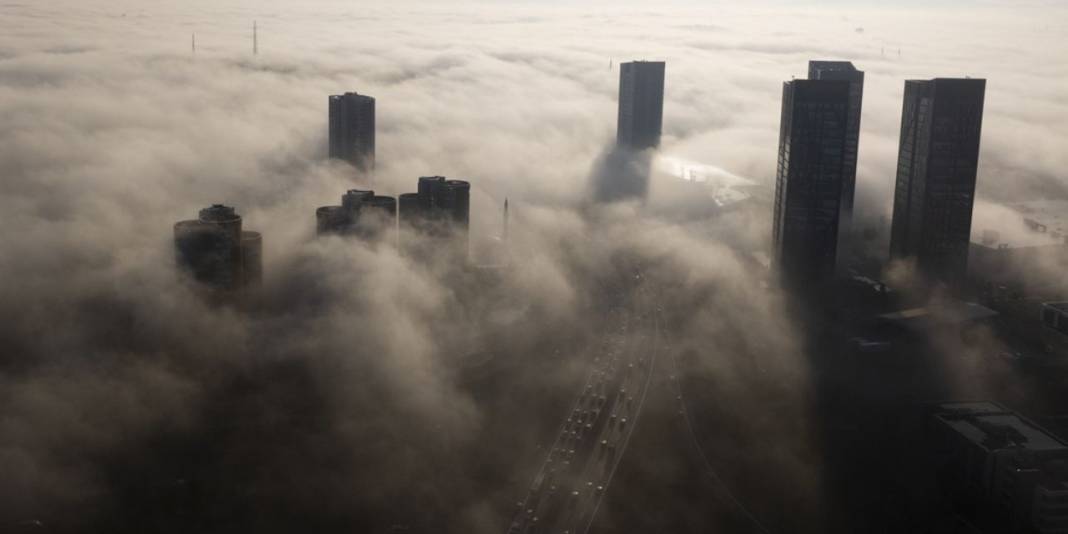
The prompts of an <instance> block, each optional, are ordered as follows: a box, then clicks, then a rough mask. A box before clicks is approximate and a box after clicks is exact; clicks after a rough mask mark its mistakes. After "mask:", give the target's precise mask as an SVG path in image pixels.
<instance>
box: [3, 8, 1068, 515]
mask: <svg viewBox="0 0 1068 534" xmlns="http://www.w3.org/2000/svg"><path fill="white" fill-rule="evenodd" d="M1014 6H1015V4H1013V5H1011V6H1010V5H997V4H993V5H987V6H985V7H981V8H975V9H972V8H964V7H960V6H956V5H953V4H952V3H947V5H939V6H938V7H916V6H911V7H909V8H908V9H902V10H900V11H899V10H895V9H893V8H890V7H875V6H871V5H863V6H861V5H857V6H854V5H852V4H850V5H846V6H838V5H836V6H835V9H834V10H831V9H830V8H815V7H810V6H808V5H807V4H798V3H790V4H786V5H783V4H776V5H773V4H767V5H760V6H750V5H749V4H745V5H739V4H732V3H721V4H716V5H705V4H700V5H696V4H694V5H690V4H685V3H680V4H672V5H670V6H667V7H663V8H659V7H658V8H653V7H642V6H623V7H619V6H614V5H608V4H603V5H600V4H598V5H592V4H591V5H588V6H574V5H552V6H549V7H545V6H543V5H540V4H539V5H533V4H514V5H512V4H510V5H507V6H500V5H479V4H471V5H464V6H461V7H445V6H440V5H436V4H432V5H427V4H374V5H366V6H361V5H355V4H351V3H343V2H334V1H327V0H323V1H321V2H311V3H300V4H299V5H298V4H295V3H281V2H271V3H266V4H264V3H251V2H243V3H229V4H225V5H219V4H217V3H213V2H197V3H194V4H189V3H181V4H167V5H153V6H148V5H146V4H144V3H142V2H95V3H82V2H77V3H75V2H49V3H45V4H37V3H27V4H19V3H12V2H9V3H7V4H2V5H0V12H2V13H3V17H0V123H2V124H3V125H4V128H3V129H2V130H0V213H3V224H2V225H0V251H2V254H0V280H4V282H3V283H2V284H0V348H2V350H0V353H2V356H0V436H3V438H2V443H0V472H3V473H5V477H4V481H3V482H0V525H7V524H25V522H26V521H38V520H39V521H43V522H46V523H47V524H49V525H50V526H51V527H53V528H55V529H57V530H59V531H77V530H80V529H81V528H82V527H84V526H85V525H89V526H90V528H91V529H93V530H107V529H109V528H112V529H115V528H118V529H119V530H122V529H123V528H125V529H129V528H131V527H130V526H129V525H117V524H116V523H115V521H116V518H118V517H124V515H123V514H130V515H127V516H125V517H133V518H135V519H136V521H141V523H138V524H139V525H140V526H142V527H146V528H149V529H152V528H156V527H158V530H159V531H166V529H167V528H177V527H176V526H175V525H182V526H185V527H189V526H190V525H188V524H183V523H181V522H180V521H179V522H174V523H165V524H154V523H152V521H154V520H155V519H153V518H156V517H175V516H174V514H178V516H181V514H182V513H183V512H182V510H187V509H197V510H203V509H204V506H203V503H205V502H219V503H227V504H228V505H232V508H228V509H220V510H213V511H211V513H210V514H208V516H207V517H208V519H204V520H205V521H210V522H211V524H212V528H216V529H218V530H219V531H225V530H226V527H227V525H231V526H232V525H239V526H241V527H249V526H255V527H259V528H261V530H268V531H270V530H271V529H279V530H285V529H286V528H291V527H293V525H299V524H301V523H302V522H308V523H307V524H310V525H313V526H315V527H322V528H349V529H350V530H351V529H352V528H357V529H358V528H359V527H360V526H361V525H363V526H367V527H368V528H371V527H373V528H385V527H388V526H390V525H392V524H407V525H412V526H413V528H414V529H415V530H417V531H427V532H429V531H439V532H440V531H442V529H441V525H442V524H446V525H448V527H447V529H448V531H453V532H499V531H502V529H503V528H504V522H505V521H506V519H507V514H508V511H509V510H510V508H509V506H511V501H512V500H514V499H515V497H516V495H515V494H514V492H515V490H516V488H519V489H520V490H521V489H522V488H523V486H524V484H525V482H524V477H527V476H529V471H528V470H527V469H529V467H530V465H533V464H532V463H531V462H532V459H533V458H535V457H537V456H538V455H540V454H541V453H540V452H539V451H538V450H537V448H536V447H537V444H539V443H541V442H542V441H544V440H545V439H546V433H551V432H552V431H553V426H552V425H554V424H556V418H557V417H558V414H560V413H563V412H562V410H563V409H565V402H566V399H567V398H569V396H570V395H571V391H572V389H573V387H574V386H576V385H577V384H578V380H580V378H581V376H582V375H583V373H584V369H585V367H584V362H585V361H586V360H585V358H584V357H585V356H587V355H589V354H590V353H591V352H590V351H592V350H593V349H592V347H593V346H595V344H596V343H595V342H596V339H597V336H598V335H599V328H601V327H602V326H603V325H602V324H601V323H600V321H601V319H599V318H598V317H597V316H596V311H597V310H599V309H601V306H602V304H603V303H601V302H599V300H598V299H600V298H601V296H600V295H599V288H601V287H602V286H601V285H600V284H603V281H604V278H605V277H606V273H608V272H611V270H612V269H614V268H615V265H616V264H617V263H616V262H617V259H618V258H619V257H620V256H621V255H632V256H634V257H638V258H641V259H642V261H643V262H644V263H646V264H647V265H649V274H648V275H649V276H651V277H655V278H656V279H657V280H659V281H661V282H662V287H663V288H664V289H663V291H664V295H663V296H662V297H661V298H662V300H663V302H671V303H675V305H676V309H669V310H667V312H666V315H667V316H668V317H670V319H671V323H672V329H673V332H675V333H676V334H677V336H678V337H679V338H680V339H683V340H684V341H683V343H682V344H681V345H685V346H678V347H676V349H677V350H679V351H683V352H688V353H691V354H696V355H697V356H695V357H696V358H697V359H698V366H699V367H700V368H702V369H706V370H708V372H710V373H712V374H714V375H715V376H717V377H719V378H720V379H721V380H722V383H723V384H725V385H726V386H725V387H727V388H728V389H730V390H731V391H733V389H732V388H737V389H738V391H743V390H745V388H746V384H747V383H748V382H747V381H748V380H750V379H751V378H753V377H757V376H759V377H761V378H760V380H770V381H771V382H773V383H775V384H778V385H779V386H780V387H781V388H783V389H785V390H788V391H790V392H791V393H790V394H791V395H796V396H797V398H800V399H803V398H805V395H806V388H807V384H808V382H809V377H808V376H806V374H805V371H806V369H805V366H804V365H803V363H802V361H801V356H800V353H801V351H802V347H801V345H802V344H803V342H802V341H801V340H800V339H799V338H798V336H797V334H796V332H794V331H793V330H792V328H793V327H791V326H790V325H791V324H792V322H791V319H792V318H791V317H789V316H788V315H786V313H785V311H784V310H785V309H786V308H785V306H783V305H782V302H781V300H780V297H779V296H778V295H776V294H774V292H772V291H768V290H765V289H762V286H761V284H760V276H759V274H758V272H757V271H756V270H755V269H754V265H755V262H754V259H753V258H754V257H755V256H759V254H760V253H761V252H762V251H764V250H765V249H766V248H767V241H768V238H769V237H770V227H769V222H768V219H769V218H770V208H767V207H765V206H761V205H759V204H756V205H755V206H750V207H747V208H745V209H740V210H737V211H733V212H730V213H726V214H715V215H707V216H702V217H697V218H693V219H689V220H687V221H685V222H680V221H679V220H677V218H672V217H670V216H664V217H656V216H650V215H649V214H648V213H645V212H641V211H640V210H638V208H636V207H635V206H631V205H620V206H611V207H607V208H603V207H597V206H593V205H591V202H590V199H591V197H590V193H591V191H592V190H593V188H592V187H591V184H590V179H591V177H596V176H597V175H598V165H599V163H598V162H599V161H600V160H601V159H602V158H603V155H604V154H606V152H607V149H606V147H608V146H610V145H611V144H612V142H613V139H614V127H615V125H614V121H615V97H616V91H617V85H618V78H617V77H618V69H617V68H616V67H615V65H618V63H619V62H620V61H625V60H630V59H636V58H647V59H659V60H666V61H667V81H666V85H667V90H666V98H665V115H664V134H665V136H664V141H663V146H662V153H664V154H666V155H671V156H674V157H678V158H682V159H686V160H691V161H697V162H703V163H707V164H709V165H715V166H717V167H720V168H722V169H724V170H726V171H727V172H730V173H733V174H737V175H739V176H744V177H747V178H750V179H752V180H754V181H756V182H757V183H758V184H761V185H762V186H763V187H764V188H765V190H766V188H769V187H771V184H772V183H773V178H774V166H775V155H776V144H777V137H778V131H779V128H778V120H779V113H780V96H781V83H782V81H784V80H788V79H790V77H791V76H798V77H801V76H804V74H805V69H806V62H807V61H808V60H809V59H848V60H853V61H854V62H855V64H856V65H857V66H858V68H860V69H862V70H865V71H866V73H867V79H866V88H865V102H864V117H863V124H862V129H863V131H862V137H861V148H860V162H859V169H858V180H859V185H858V193H857V194H858V199H857V211H858V213H859V214H860V216H861V218H862V219H864V221H865V224H869V225H874V224H877V222H878V221H879V218H880V217H884V216H888V215H889V212H890V202H891V198H890V193H891V191H892V187H893V185H892V183H893V175H894V165H895V161H896V157H897V135H898V127H899V122H900V111H901V96H902V90H903V80H904V79H905V78H913V77H925V78H929V77H936V76H964V75H970V76H975V77H986V78H987V79H988V80H989V82H988V93H987V100H986V117H985V124H984V134H983V148H982V160H981V163H980V176H979V194H980V196H981V197H983V199H984V203H983V204H981V206H987V205H989V206H995V208H990V211H989V213H991V214H994V215H991V216H996V213H997V212H996V211H995V210H996V206H997V205H999V204H1001V203H1005V202H1010V201H1018V200H1028V199H1031V198H1036V197H1049V196H1057V195H1068V175H1065V174H1064V171H1063V169H1065V168H1068V155H1066V154H1068V153H1066V152H1065V151H1064V150H1061V147H1063V146H1066V145H1068V133H1066V130H1065V129H1064V127H1063V125H1064V124H1065V123H1066V122H1068V107H1066V106H1065V104H1064V101H1063V97H1062V93H1063V87H1065V86H1066V85H1068V70H1065V67H1064V65H1066V64H1068V62H1066V59H1068V58H1066V57H1065V54H1066V52H1065V48H1064V46H1063V44H1062V43H1061V42H1060V39H1061V36H1063V33H1064V32H1063V30H1064V28H1063V24H1061V25H1057V24H1056V23H1054V22H1053V21H1056V20H1064V15H1065V12H1064V10H1063V8H1059V7H1056V6H1052V7H1051V6H1038V5H1035V6H1031V7H1024V8H1019V9H1017V8H1015V7H1014ZM1058 17H1060V18H1058ZM254 19H255V20H257V21H258V25H259V49H260V53H259V55H257V56H253V55H251V23H252V20H254ZM193 33H195V34H196V40H197V51H196V54H193V53H192V52H191V50H190V48H191V36H192V34H193ZM351 90H356V91H359V92H361V93H366V94H370V95H372V96H374V97H376V99H377V103H378V104H377V105H378V108H377V114H378V141H377V146H378V154H377V162H378V169H377V172H376V175H375V177H374V179H373V182H371V181H370V180H369V179H368V178H367V177H361V176H357V175H356V174H355V173H354V172H353V171H352V170H351V169H350V168H349V167H347V166H345V165H343V164H338V163H335V162H328V161H325V160H324V156H325V151H326V138H325V136H326V96H327V95H329V94H335V93H340V92H344V91H351ZM422 175H445V176H448V177H450V178H458V179H465V180H469V181H471V182H472V184H473V188H472V203H471V206H472V207H471V212H472V214H471V217H472V230H471V232H472V240H473V242H475V243H476V245H479V244H480V243H483V242H486V241H490V240H491V239H492V238H493V237H495V236H497V235H498V234H500V232H501V207H502V204H503V202H504V199H505V198H508V199H510V203H511V207H512V219H511V221H510V222H511V226H510V241H509V243H508V246H509V249H510V250H511V254H512V257H513V259H512V265H513V268H512V269H510V270H507V271H504V272H503V273H498V274H496V275H494V276H493V277H492V280H491V281H487V280H486V279H483V278H480V277H478V276H475V275H472V274H470V273H464V272H462V271H460V270H457V269H455V268H452V267H449V266H447V265H438V264H426V263H421V262H418V261H413V260H412V259H411V258H409V257H406V256H404V255H403V254H400V253H398V252H397V251H396V250H394V249H392V248H391V247H389V246H360V245H355V244H353V243H351V242H347V241H343V240H341V239H337V238H324V239H316V238H315V237H314V210H315V208H316V207H318V206H322V205H329V204H336V203H337V201H338V197H339V195H340V194H341V193H342V192H343V191H344V190H346V189H348V188H352V187H367V186H370V187H373V188H374V189H375V190H376V191H378V192H380V193H383V194H390V195H397V194H400V193H403V192H408V191H412V190H414V188H415V182H416V179H417V177H418V176H422ZM602 178H604V179H608V178H611V177H610V176H608V177H602ZM653 187H654V188H655V187H656V185H655V184H654V186H653ZM758 197H759V195H758ZM216 202H223V203H227V204H230V205H234V206H236V207H237V209H238V211H239V213H241V214H242V215H243V216H244V221H245V226H246V228H248V229H254V230H257V231H260V232H262V233H263V234H264V256H265V261H264V270H265V281H264V287H263V288H262V292H261V294H260V295H259V296H258V297H257V298H258V300H257V302H256V305H255V306H253V307H251V308H238V309H235V308H232V307H225V306H223V307H218V306H212V305H209V304H207V303H205V302H204V301H203V300H202V299H200V298H198V297H197V295H196V294H195V292H194V291H192V290H191V288H190V287H188V285H187V284H186V283H185V282H183V281H182V280H181V279H180V278H179V277H178V274H177V273H175V272H174V270H173V252H172V249H171V241H170V239H171V225H172V224H173V223H174V222H175V221H177V220H180V219H186V218H190V217H192V216H193V215H194V214H195V213H196V211H197V210H198V209H199V208H201V207H203V206H205V205H208V204H211V203H216ZM658 209H662V208H658ZM983 209H986V208H983ZM668 211H670V210H668ZM984 213H985V212H984ZM977 218H982V220H984V221H986V220H989V219H988V218H987V217H985V216H983V215H982V214H977ZM479 246H481V245H479ZM477 248H478V247H476V249H477ZM754 325H756V326H754ZM713 346H721V347H730V350H729V351H724V352H722V353H717V352H706V351H705V349H707V347H713ZM562 350H563V352H561V351H562ZM727 353H730V354H745V355H747V358H746V359H745V360H744V362H745V363H741V362H742V361H743V360H741V359H735V358H731V357H727V356H724V354H727ZM487 362H488V363H487ZM516 370H520V371H521V372H520V373H516V372H515V371H516ZM768 373H771V374H772V375H773V376H772V377H771V378H768V377H767V374H768ZM509 377H510V378H509ZM495 388H497V389H495ZM487 391H488V392H489V393H487ZM553 399H563V400H553ZM803 406H804V405H803V403H801V404H798V407H796V408H795V409H796V410H797V411H798V412H797V413H791V414H790V417H791V419H792V420H793V421H795V422H796V421H800V422H799V423H797V424H798V425H799V426H800V427H801V429H800V432H802V433H803V432H804V431H805V427H806V426H807V423H806V417H807V414H806V413H804V411H805V410H804V408H803ZM517 413H518V414H529V421H527V422H525V423H524V424H520V425H518V426H517V425H516V424H508V422H509V421H511V420H512V419H513V418H514V417H515V416H514V414H517ZM795 416H796V417H795ZM757 426H758V427H759V426H760V425H759V424H757ZM505 451H507V452H505ZM776 454H777V458H779V459H778V460H776V462H778V463H776V465H778V466H782V467H783V469H784V470H786V472H787V473H788V475H787V476H789V477H790V478H791V479H792V480H809V482H810V483H812V484H813V485H814V486H815V485H817V482H815V481H812V480H811V478H812V475H811V471H813V470H814V468H813V466H812V460H811V459H810V458H809V459H806V458H804V457H802V456H804V455H803V454H802V453H797V452H796V451H794V452H789V451H787V452H782V451H779V452H778V453H776ZM130 473H139V474H138V475H137V476H139V477H141V479H140V483H139V484H135V485H133V486H132V487H127V486H124V485H123V483H119V482H117V481H124V480H129V479H130ZM190 473H192V475H190ZM191 480H192V481H195V483H197V484H202V485H203V487H198V488H193V489H189V488H183V487H181V486H182V485H183V484H192V483H194V482H190V481H191ZM146 487H148V488H152V489H151V491H148V492H147V493H145V491H144V488H146ZM189 500H192V501H195V502H188V501H189ZM152 503H157V505H158V506H161V507H165V508H167V510H166V512H165V513H164V512H159V514H156V513H155V512H154V511H153V509H152V506H153V504H152ZM159 503H163V504H159ZM131 507H132V508H131ZM208 508H210V506H209V507H208ZM124 509H127V510H124ZM129 509H132V510H133V511H130V510H129ZM263 510H269V513H263ZM403 510H418V513H415V514H408V515H405V514H404V513H403V512H402V511H403ZM502 510H503V511H504V512H503V513H502ZM157 511H158V510H157ZM260 513H263V515H262V517H258V516H257V514H260ZM168 514H169V515H168ZM412 515H414V516H416V517H412ZM257 517H258V518H257ZM309 517H310V518H311V519H309ZM201 519H203V517H201ZM193 526H194V527H195V526H196V525H193ZM0 530H2V528H0Z"/></svg>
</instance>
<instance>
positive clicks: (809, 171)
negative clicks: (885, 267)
mask: <svg viewBox="0 0 1068 534" xmlns="http://www.w3.org/2000/svg"><path fill="white" fill-rule="evenodd" d="M850 109H851V104H850V82H848V81H844V80H793V81H789V82H786V83H784V84H783V92H782V118H781V123H780V126H779V160H778V169H777V172H776V178H775V206H774V209H775V213H774V222H773V228H772V241H773V247H774V250H773V255H774V260H775V269H776V270H777V271H778V272H779V273H780V274H781V275H782V277H783V279H784V281H786V282H787V283H789V284H791V285H798V284H805V283H811V282H819V281H822V280H826V279H828V278H830V277H832V276H833V275H834V268H835V259H836V254H837V248H838V221H839V217H840V208H841V203H842V183H843V181H844V180H845V172H846V168H847V166H846V165H845V160H846V152H847V145H848V137H849V128H850V124H851V117H850Z"/></svg>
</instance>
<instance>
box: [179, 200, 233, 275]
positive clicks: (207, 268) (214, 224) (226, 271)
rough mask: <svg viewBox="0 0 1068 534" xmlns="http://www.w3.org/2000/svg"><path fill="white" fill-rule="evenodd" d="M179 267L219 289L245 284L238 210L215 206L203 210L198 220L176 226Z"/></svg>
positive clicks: (220, 205)
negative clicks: (243, 281)
mask: <svg viewBox="0 0 1068 534" xmlns="http://www.w3.org/2000/svg"><path fill="white" fill-rule="evenodd" d="M174 246H175V254H176V259H177V263H178V266H179V267H180V268H182V269H184V270H186V271H187V272H189V273H190V274H191V275H192V276H193V278H194V279H195V280H197V281H199V282H201V283H204V284H207V285H209V286H211V287H213V288H216V289H226V290H230V289H237V288H238V287H240V286H241V285H242V271H241V217H240V216H239V215H237V212H236V211H235V210H234V208H231V207H229V206H224V205H222V204H215V205H212V206H210V207H208V208H204V209H202V210H200V218H199V219H198V220H195V221H179V222H178V223H175V225H174Z"/></svg>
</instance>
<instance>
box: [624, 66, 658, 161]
mask: <svg viewBox="0 0 1068 534" xmlns="http://www.w3.org/2000/svg"><path fill="white" fill-rule="evenodd" d="M663 119H664V62H663V61H632V62H629V63H621V64H620V65H619V115H618V120H617V123H616V145H617V146H618V147H620V148H624V149H628V150H645V149H649V148H657V147H659V146H660V134H661V131H662V128H663Z"/></svg>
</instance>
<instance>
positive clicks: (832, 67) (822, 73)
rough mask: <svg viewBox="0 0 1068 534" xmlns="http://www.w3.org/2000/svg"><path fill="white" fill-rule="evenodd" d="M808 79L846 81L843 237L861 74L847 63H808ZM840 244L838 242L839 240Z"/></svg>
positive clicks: (848, 218) (852, 184) (853, 172)
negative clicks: (847, 115)
mask: <svg viewBox="0 0 1068 534" xmlns="http://www.w3.org/2000/svg"><path fill="white" fill-rule="evenodd" d="M808 79H810V80H841V81H846V82H849V123H848V125H847V128H846V145H845V154H844V156H843V158H842V200H841V204H840V205H839V210H838V211H839V216H838V226H839V230H838V232H839V234H840V235H845V234H847V233H848V232H849V228H850V226H851V224H852V220H853V197H854V196H855V194H856V189H857V156H858V154H859V151H860V117H861V108H862V107H863V103H864V71H861V70H857V68H856V67H854V66H853V64H852V63H850V62H849V61H809V62H808ZM839 243H841V239H840V240H839Z"/></svg>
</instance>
